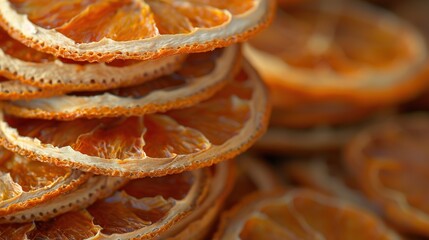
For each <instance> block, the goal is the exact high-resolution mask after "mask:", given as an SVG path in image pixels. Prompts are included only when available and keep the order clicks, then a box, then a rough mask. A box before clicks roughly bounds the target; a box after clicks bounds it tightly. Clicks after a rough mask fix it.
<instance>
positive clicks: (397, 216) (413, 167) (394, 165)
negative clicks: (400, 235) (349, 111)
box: [345, 115, 429, 236]
mask: <svg viewBox="0 0 429 240" xmlns="http://www.w3.org/2000/svg"><path fill="white" fill-rule="evenodd" d="M428 144H429V117H428V116H426V115H414V116H407V117H402V118H397V119H390V120H387V121H385V122H382V123H380V124H378V125H375V126H372V127H371V128H368V129H366V130H364V131H362V132H361V133H359V134H358V135H357V136H356V137H355V138H354V139H353V140H352V141H351V142H350V143H349V145H348V147H347V149H346V151H345V161H346V165H347V168H348V170H349V172H351V173H352V175H353V176H354V177H355V180H356V181H357V182H358V184H359V186H360V187H361V188H362V190H363V191H364V192H365V194H366V195H367V196H368V198H370V199H372V200H373V201H375V202H376V203H378V205H380V206H381V207H382V209H383V210H384V214H385V215H386V217H387V218H388V219H389V220H390V221H391V222H393V223H395V224H396V225H397V226H398V227H399V228H401V229H403V230H405V231H408V232H411V233H416V234H421V235H425V236H429V208H428V204H427V202H428V201H429V190H428V188H427V184H426V182H427V177H428V174H429V165H428V163H427V156H428V153H429V151H428V150H429V149H428V147H427V146H428Z"/></svg>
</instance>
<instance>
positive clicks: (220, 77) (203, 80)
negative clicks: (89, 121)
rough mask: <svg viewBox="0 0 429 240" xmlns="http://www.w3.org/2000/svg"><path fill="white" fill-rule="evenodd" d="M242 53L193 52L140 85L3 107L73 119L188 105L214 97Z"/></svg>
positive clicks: (228, 50) (28, 114) (23, 113)
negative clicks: (166, 73) (178, 66)
mask: <svg viewBox="0 0 429 240" xmlns="http://www.w3.org/2000/svg"><path fill="white" fill-rule="evenodd" d="M239 53H240V51H239V47H238V46H237V45H235V46H231V47H228V48H226V49H223V50H215V51H212V52H209V53H200V54H191V55H189V57H188V59H187V61H186V62H185V63H184V65H183V66H182V68H181V69H180V70H179V71H177V72H176V73H173V74H171V75H169V76H163V77H161V78H158V79H156V80H153V81H150V82H146V83H143V84H140V85H137V86H132V87H126V88H119V89H112V90H109V91H106V92H95V93H94V92H87V93H82V92H78V93H71V94H69V95H63V96H56V97H51V98H43V99H34V100H31V101H11V102H5V103H4V110H5V112H6V113H8V114H12V115H16V116H19V117H25V118H43V119H59V120H72V119H75V118H102V117H116V116H124V115H125V116H131V115H134V116H135V115H137V116H138V115H144V114H149V113H155V112H165V111H167V110H170V109H173V108H183V107H188V106H190V105H194V104H195V103H197V102H200V101H202V100H205V99H207V98H209V97H211V96H213V95H214V94H215V92H217V91H219V90H220V89H221V88H222V87H223V86H225V84H226V83H227V81H230V79H231V78H233V75H234V74H236V73H235V72H236V71H235V70H236V68H238V66H239V62H240V61H239V60H240V59H239V58H240V55H239Z"/></svg>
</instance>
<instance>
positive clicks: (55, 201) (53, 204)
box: [0, 176, 127, 236]
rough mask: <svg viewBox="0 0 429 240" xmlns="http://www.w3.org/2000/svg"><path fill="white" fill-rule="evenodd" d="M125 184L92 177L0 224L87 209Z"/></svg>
mask: <svg viewBox="0 0 429 240" xmlns="http://www.w3.org/2000/svg"><path fill="white" fill-rule="evenodd" d="M126 182H127V179H124V178H115V177H105V176H93V177H91V178H90V179H88V181H86V182H84V184H82V185H80V186H79V187H78V188H75V189H73V190H72V191H69V192H63V193H62V194H61V195H58V196H57V197H55V198H52V199H50V200H49V201H46V202H43V203H41V204H38V205H36V206H32V207H31V208H27V209H24V210H20V211H17V212H14V213H11V214H7V215H4V216H1V217H0V223H25V222H31V221H47V220H49V219H51V218H54V217H56V216H59V215H61V214H64V213H67V212H70V211H74V210H79V209H82V208H85V207H88V206H89V205H91V204H93V203H94V202H95V201H97V200H99V199H103V198H105V197H108V196H110V195H111V194H112V193H113V192H115V191H116V190H117V189H118V188H120V187H121V186H123V185H124V183H126ZM0 236H1V235H0Z"/></svg>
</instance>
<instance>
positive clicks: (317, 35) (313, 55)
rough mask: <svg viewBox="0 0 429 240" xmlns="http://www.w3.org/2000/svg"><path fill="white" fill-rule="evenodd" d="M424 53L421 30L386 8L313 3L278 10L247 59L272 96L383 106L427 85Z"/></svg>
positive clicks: (428, 68) (246, 50)
mask: <svg viewBox="0 0 429 240" xmlns="http://www.w3.org/2000/svg"><path fill="white" fill-rule="evenodd" d="M398 33H400V34H398ZM426 50H427V49H426V44H425V41H424V39H423V37H422V35H421V34H420V33H419V32H418V31H416V30H415V29H414V28H413V27H412V26H411V25H408V24H407V23H405V22H404V21H402V20H401V19H398V18H397V17H395V16H394V15H392V14H390V13H388V12H386V11H383V10H379V9H376V8H374V7H371V6H369V5H366V4H364V3H352V2H347V3H346V2H340V1H338V2H336V3H335V4H332V3H331V2H326V1H317V2H316V3H315V2H313V1H311V2H309V3H303V4H298V5H296V6H293V7H288V8H285V9H284V10H280V11H279V12H278V14H277V19H276V20H275V21H274V23H273V24H272V25H271V27H270V28H268V29H267V30H266V31H265V32H263V33H261V34H260V35H258V36H257V37H256V38H254V39H253V40H252V41H250V44H247V45H246V46H245V47H244V54H245V55H246V57H247V58H248V59H249V61H250V62H251V63H252V64H254V65H255V67H256V68H257V69H258V70H259V71H260V73H261V75H262V76H263V78H264V80H266V81H267V83H268V85H269V87H270V89H271V90H272V91H273V92H278V94H277V95H281V94H283V95H286V94H285V93H286V92H292V93H299V94H304V95H306V96H307V97H308V98H311V99H314V100H330V101H342V102H350V103H354V104H360V105H365V106H385V105H390V104H394V103H398V102H401V101H404V100H407V99H409V98H411V97H413V96H414V95H416V94H417V93H419V92H420V91H422V89H423V88H424V87H426V86H427V85H428V80H427V79H429V78H428V74H429V65H428V56H427V51H426ZM274 95H276V94H274Z"/></svg>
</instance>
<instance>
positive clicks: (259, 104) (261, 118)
mask: <svg viewBox="0 0 429 240" xmlns="http://www.w3.org/2000/svg"><path fill="white" fill-rule="evenodd" d="M243 68H244V69H246V72H247V71H248V72H247V73H248V74H249V77H252V76H253V77H254V78H255V79H253V80H252V81H254V84H255V88H254V92H253V94H254V95H253V96H252V99H253V100H254V99H257V100H254V101H253V102H254V105H251V106H250V107H251V110H252V115H253V118H252V117H251V118H250V119H249V120H248V121H249V122H247V123H246V124H245V126H244V127H243V129H242V131H241V132H240V133H239V134H238V135H236V136H234V137H232V138H231V139H229V140H228V141H227V142H225V143H224V144H222V145H220V146H223V149H221V150H219V149H218V148H216V147H217V146H213V147H211V148H210V149H209V150H206V151H203V152H199V153H196V154H189V155H178V156H176V157H175V158H173V159H171V158H169V159H161V158H146V159H145V160H144V161H143V162H142V161H135V160H134V162H133V163H131V162H130V161H125V160H118V161H119V162H118V163H117V164H114V165H115V167H117V169H111V168H110V169H109V168H107V167H103V168H100V167H96V166H94V165H92V166H91V165H88V164H82V163H79V162H77V161H74V162H72V161H70V160H67V159H60V158H58V157H52V156H48V155H46V150H45V148H51V149H52V150H53V151H55V152H56V153H55V154H56V155H58V156H59V157H60V156H63V157H64V155H67V154H65V153H61V151H70V150H71V152H72V154H71V155H72V156H70V157H71V158H73V159H75V160H76V159H78V158H79V157H84V158H85V160H87V161H90V162H92V163H93V164H94V163H96V162H99V165H100V162H102V161H105V160H106V159H102V158H97V157H90V156H88V155H85V154H81V153H78V152H76V151H74V150H72V149H71V148H70V147H63V148H56V147H54V146H52V145H49V144H42V143H41V142H40V141H38V140H37V139H30V138H28V137H22V136H18V135H16V136H14V137H12V138H15V140H14V139H12V138H11V136H7V134H4V131H5V130H6V131H9V132H10V131H12V132H14V129H10V127H9V126H8V125H7V123H6V122H4V119H3V117H4V115H3V112H0V118H1V119H0V145H3V146H4V147H5V148H7V149H9V150H10V151H12V152H16V153H18V154H20V155H23V156H26V157H28V158H30V159H34V160H37V161H42V162H49V163H53V164H55V165H57V166H64V167H72V168H76V169H79V170H82V171H85V172H92V173H95V174H101V175H109V176H120V177H128V178H142V177H155V176H164V175H169V174H174V173H180V172H183V171H189V170H194V169H197V168H202V167H208V166H211V165H213V164H216V163H219V162H221V161H225V160H228V159H232V158H234V157H235V156H237V155H238V154H240V153H242V152H244V151H245V150H247V149H248V148H250V147H251V146H252V145H253V144H254V143H255V142H256V140H257V139H258V138H259V137H261V136H262V135H263V134H264V133H265V131H266V129H267V127H268V121H269V117H270V112H271V105H270V101H269V100H268V93H267V89H266V87H265V85H264V84H263V82H262V80H261V79H260V78H259V75H258V74H257V72H256V71H255V70H254V69H253V68H252V67H251V65H250V64H248V63H247V62H244V64H243ZM255 95H256V96H255ZM252 123H254V124H252ZM250 127H253V128H252V129H249V128H250ZM246 130H248V131H251V132H252V133H251V134H250V135H249V134H244V132H245V131H246ZM15 134H18V133H17V132H16V131H15ZM242 135H244V136H242ZM243 138H244V139H246V140H240V141H239V142H240V144H239V146H236V147H229V149H228V148H227V150H225V148H226V146H227V145H231V144H232V143H231V142H233V141H234V140H235V141H237V139H243ZM16 139H20V140H19V141H21V140H24V139H25V140H24V141H23V142H21V143H17V142H16ZM27 141H30V142H33V144H36V146H37V145H38V146H37V147H36V148H34V147H31V145H28V144H25V142H27ZM22 143H24V145H26V146H22ZM20 145H21V146H20ZM191 159H192V160H191ZM194 159H197V160H196V161H195V160H194ZM186 160H187V161H186ZM114 161H115V160H114V159H109V160H108V162H110V163H109V164H112V163H113V162H114ZM131 161H133V160H131ZM149 161H150V163H149ZM178 162H180V163H182V164H178ZM137 163H139V164H138V165H136V164H137ZM149 164H153V165H156V166H155V167H153V166H151V167H150V168H149ZM101 165H102V164H101ZM125 165H127V166H128V169H129V170H126V169H125Z"/></svg>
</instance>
